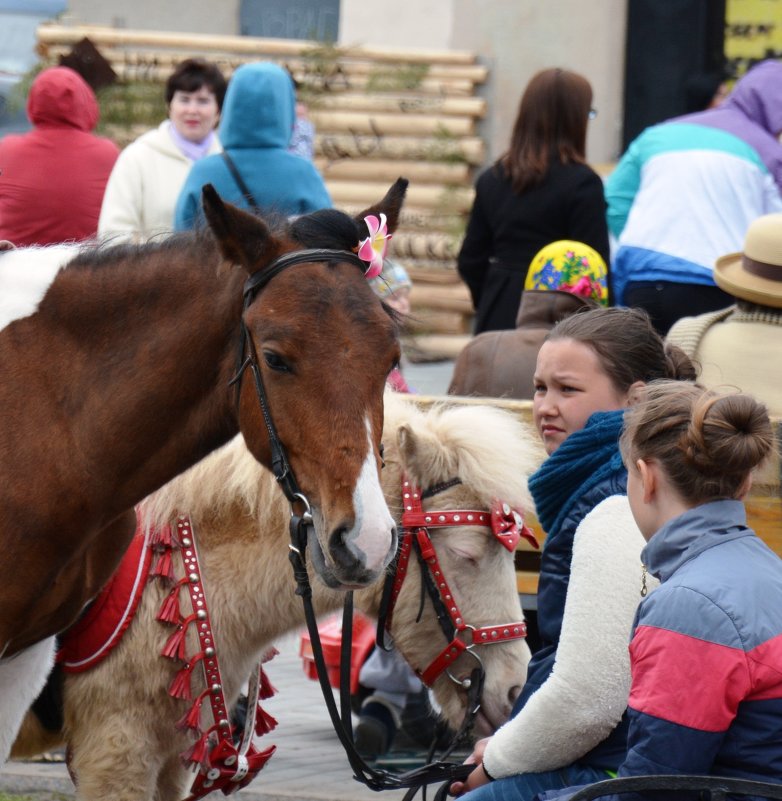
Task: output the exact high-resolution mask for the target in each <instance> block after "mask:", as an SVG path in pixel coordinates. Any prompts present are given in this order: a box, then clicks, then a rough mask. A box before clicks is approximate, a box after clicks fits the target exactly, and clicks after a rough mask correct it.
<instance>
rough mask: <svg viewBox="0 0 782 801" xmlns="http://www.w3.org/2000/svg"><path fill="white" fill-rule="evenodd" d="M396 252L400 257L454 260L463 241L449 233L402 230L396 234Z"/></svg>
mask: <svg viewBox="0 0 782 801" xmlns="http://www.w3.org/2000/svg"><path fill="white" fill-rule="evenodd" d="M393 241H394V254H395V255H396V256H397V257H398V258H409V257H412V258H416V259H437V260H447V261H453V260H454V259H455V258H456V256H457V254H458V252H459V246H460V245H461V241H460V240H459V239H457V238H455V237H452V236H448V234H442V233H436V232H427V233H410V232H406V231H400V232H399V233H397V234H396V235H395V236H394V240H393Z"/></svg>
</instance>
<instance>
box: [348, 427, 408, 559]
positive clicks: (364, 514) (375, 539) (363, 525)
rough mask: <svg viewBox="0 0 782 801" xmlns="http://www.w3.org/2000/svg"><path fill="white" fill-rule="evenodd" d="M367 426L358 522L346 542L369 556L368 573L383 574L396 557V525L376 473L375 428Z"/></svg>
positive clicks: (356, 503)
mask: <svg viewBox="0 0 782 801" xmlns="http://www.w3.org/2000/svg"><path fill="white" fill-rule="evenodd" d="M366 427H367V446H368V447H367V458H366V459H365V460H364V464H363V466H362V468H361V473H360V474H359V477H358V481H357V482H356V489H355V490H354V491H353V508H354V510H355V512H356V522H355V525H354V526H353V530H352V531H351V532H349V534H348V536H347V538H346V539H347V541H348V542H349V543H350V544H351V545H352V546H353V547H354V548H357V549H359V550H361V551H362V552H363V553H364V555H365V557H366V564H365V567H366V568H367V570H373V571H380V570H383V569H384V568H385V567H386V565H388V563H389V562H390V561H391V559H392V557H393V555H394V547H393V546H394V544H395V543H394V536H393V534H394V529H395V526H396V524H395V523H394V518H393V517H391V512H389V510H388V504H387V503H386V499H385V496H384V495H383V488H382V487H381V486H380V479H379V477H378V474H377V461H376V460H375V449H374V447H373V444H372V426H371V425H370V422H369V418H367V420H366Z"/></svg>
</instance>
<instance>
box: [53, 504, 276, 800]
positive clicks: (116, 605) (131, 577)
mask: <svg viewBox="0 0 782 801" xmlns="http://www.w3.org/2000/svg"><path fill="white" fill-rule="evenodd" d="M176 551H181V557H182V563H183V566H184V573H185V575H184V576H183V577H182V578H180V579H179V580H175V578H174V553H175V552H176ZM155 555H156V556H157V560H156V562H155V565H154V567H152V569H151V570H150V565H151V562H152V557H153V556H155ZM152 580H159V581H163V582H166V583H168V584H170V585H172V586H171V591H170V592H169V593H168V595H167V596H166V598H165V599H164V601H163V603H162V604H161V607H160V610H159V611H158V614H157V620H159V621H160V622H161V623H163V624H167V625H172V626H175V629H174V631H173V633H172V634H171V636H170V637H169V638H168V640H167V641H166V644H165V646H164V647H163V650H162V651H161V656H164V657H166V658H167V659H171V660H174V661H176V662H180V663H182V666H181V668H180V669H179V670H178V671H177V673H176V675H175V676H174V679H173V681H172V682H171V685H170V687H169V689H168V693H169V695H171V696H172V697H174V698H180V699H183V700H186V701H193V702H192V704H191V705H190V708H189V710H188V711H187V712H186V713H185V715H184V716H183V717H182V718H181V720H179V722H178V723H177V724H176V727H177V729H179V730H180V731H189V732H191V733H193V734H194V736H195V742H194V743H193V745H192V746H191V747H190V748H189V749H188V750H187V751H186V752H185V753H184V754H182V760H183V762H184V764H185V765H186V766H187V767H190V768H192V769H193V770H195V771H197V775H196V777H195V779H194V781H193V785H192V787H191V788H190V795H189V796H188V797H187V799H185V801H196V799H199V798H203V797H204V796H206V795H208V794H209V793H212V792H214V791H215V790H221V791H222V792H223V794H224V795H230V794H231V793H234V792H236V790H239V789H240V788H242V787H245V786H246V785H248V784H249V783H250V782H251V781H252V780H253V779H254V778H255V777H256V775H257V774H258V772H259V771H260V770H261V769H262V768H263V766H264V765H265V764H266V762H268V760H269V759H270V757H271V756H272V754H273V753H274V751H275V749H276V746H271V747H270V748H267V749H265V750H263V751H259V750H258V749H257V748H256V747H255V746H254V745H253V735H258V736H261V735H263V734H266V733H267V732H269V731H271V730H272V729H274V727H275V726H276V725H277V721H276V720H275V719H274V718H273V717H272V716H271V715H269V714H268V713H267V712H265V711H264V710H263V709H262V707H261V705H260V700H261V699H266V698H270V697H271V696H272V695H273V694H274V692H275V690H274V687H273V686H272V684H271V682H270V681H269V679H268V677H267V675H266V673H265V672H264V670H263V667H262V664H261V663H260V662H259V664H258V666H257V669H254V670H253V673H252V674H251V676H250V681H249V686H250V690H249V693H248V704H247V718H246V721H245V727H244V732H243V734H242V739H241V742H240V744H239V745H238V746H237V745H235V744H234V741H233V737H232V727H231V723H230V718H229V709H228V706H227V704H226V702H225V695H224V693H223V682H222V677H221V675H220V666H219V663H218V657H217V644H216V642H215V638H214V634H213V632H212V624H211V620H210V616H209V608H208V605H207V598H206V593H205V589H204V584H203V581H202V578H201V566H200V564H199V560H198V551H197V549H196V544H195V539H194V538H193V533H192V525H191V523H190V519H189V518H188V517H186V516H180V517H178V518H177V520H176V531H173V530H172V528H171V526H169V525H165V526H162V527H161V528H159V529H155V530H154V531H152V532H151V533H147V534H146V535H144V534H140V533H139V534H137V535H136V537H135V538H134V540H133V542H132V544H131V546H130V548H129V550H128V552H127V553H126V555H125V557H124V559H123V561H122V563H121V565H120V567H119V568H118V570H117V572H116V573H115V575H114V576H113V577H112V579H111V581H110V583H109V585H107V587H106V588H105V589H104V590H103V592H102V593H101V594H100V595H99V596H98V598H96V600H95V602H94V603H93V605H92V607H91V608H90V609H89V610H88V612H87V613H86V614H85V615H84V617H83V618H82V619H81V620H80V621H79V622H78V623H77V624H76V625H75V626H73V627H72V628H71V629H70V630H69V631H68V632H67V634H66V635H65V636H64V637H63V638H62V641H61V643H60V650H59V652H58V660H59V661H61V662H62V663H63V667H64V669H65V670H66V671H67V672H70V673H74V672H80V671H84V670H88V669H89V668H91V667H94V666H95V665H97V664H98V663H99V662H100V661H102V659H104V658H105V657H106V656H107V655H108V653H109V652H110V651H111V650H112V648H114V647H115V646H116V645H117V644H118V643H119V641H120V639H121V638H122V634H123V633H124V631H125V630H126V629H127V627H128V626H129V625H130V622H131V621H132V619H133V616H134V614H135V611H136V608H137V606H138V603H139V600H140V598H141V594H142V592H143V588H144V586H145V585H146V584H147V582H148V581H152ZM185 586H186V587H187V589H188V593H189V596H190V607H191V612H190V614H188V615H186V616H184V615H183V614H182V612H181V611H180V604H179V596H180V592H181V591H182V588H183V587H185ZM191 625H195V626H196V632H197V634H198V642H199V649H200V650H199V651H198V652H197V653H195V654H191V655H188V654H187V631H188V627H189V626H191ZM262 661H263V660H262ZM199 664H200V665H201V667H202V669H203V671H204V679H205V684H206V689H204V690H203V691H202V692H201V693H199V695H198V696H197V697H196V699H195V700H193V699H192V690H191V681H192V674H193V670H194V669H195V668H196V667H197V666H198V665H199ZM207 698H208V699H209V706H210V711H211V713H212V725H211V726H209V727H207V728H206V729H205V730H204V729H202V728H201V712H202V707H203V704H204V701H205V700H206V699H207Z"/></svg>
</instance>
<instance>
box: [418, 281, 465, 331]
mask: <svg viewBox="0 0 782 801" xmlns="http://www.w3.org/2000/svg"><path fill="white" fill-rule="evenodd" d="M410 302H411V304H412V306H413V313H414V314H417V313H419V310H422V309H427V311H426V312H423V311H422V312H421V314H427V315H428V314H429V311H428V310H430V309H437V310H440V311H447V312H458V313H459V314H460V315H462V316H465V315H466V316H470V315H472V313H473V308H472V300H471V298H470V293H469V292H468V291H467V287H465V286H460V287H456V286H455V287H447V286H436V285H432V284H421V283H419V284H414V285H413V289H412V291H411V292H410ZM463 323H464V321H463V320H462V321H461V324H462V325H463Z"/></svg>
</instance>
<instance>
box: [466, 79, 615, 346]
mask: <svg viewBox="0 0 782 801" xmlns="http://www.w3.org/2000/svg"><path fill="white" fill-rule="evenodd" d="M594 114H595V112H594V109H592V87H591V86H590V85H589V82H588V81H587V80H586V78H584V77H583V76H581V75H578V74H577V73H575V72H569V71H568V70H563V69H547V70H543V71H542V72H539V73H537V74H536V75H535V76H534V77H533V78H532V80H530V82H529V84H528V85H527V88H526V89H525V90H524V94H523V95H522V98H521V103H520V104H519V112H518V115H517V117H516V122H515V125H514V127H513V134H512V135H511V141H510V146H509V148H508V150H507V152H506V153H505V154H504V155H503V156H501V157H500V158H499V159H498V160H497V162H496V163H495V164H493V165H492V166H491V167H490V168H489V169H488V170H486V171H485V172H484V173H482V175H481V176H480V177H479V178H478V181H477V183H476V186H475V200H474V203H473V207H472V211H471V212H470V220H469V223H468V225H467V233H466V235H465V238H464V242H463V243H462V248H461V251H460V253H459V259H458V268H459V275H461V277H462V279H463V280H464V282H465V283H466V284H467V286H468V287H469V289H470V294H471V295H472V300H473V305H474V307H475V311H476V318H475V333H476V334H479V333H481V332H482V331H492V330H498V329H507V328H513V327H514V324H515V320H516V313H517V312H518V309H519V303H520V301H521V293H522V291H523V288H524V280H525V278H526V274H527V265H529V263H530V262H531V261H532V259H533V257H534V256H535V254H536V253H537V252H538V251H539V250H540V249H541V248H542V247H543V246H544V245H547V244H548V243H549V242H555V241H557V240H561V239H573V240H576V241H578V242H583V243H585V244H587V245H589V246H590V247H592V248H594V249H595V250H596V251H597V252H598V253H599V254H600V255H601V256H602V258H603V260H604V261H605V262H606V264H607V263H608V260H609V248H608V229H607V225H606V217H605V213H606V204H605V198H604V195H603V182H602V180H601V179H600V176H598V175H597V173H595V172H594V171H593V170H592V169H591V168H590V167H588V166H587V164H586V129H587V122H588V121H589V119H590V118H592V117H593V116H594Z"/></svg>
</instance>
